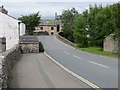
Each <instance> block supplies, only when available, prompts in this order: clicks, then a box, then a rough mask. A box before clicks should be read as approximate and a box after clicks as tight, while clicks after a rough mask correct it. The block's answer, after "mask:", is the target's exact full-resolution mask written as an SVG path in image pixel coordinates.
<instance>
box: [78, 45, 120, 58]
mask: <svg viewBox="0 0 120 90" xmlns="http://www.w3.org/2000/svg"><path fill="white" fill-rule="evenodd" d="M79 49H80V50H82V51H85V52H89V53H93V54H98V55H104V56H113V57H118V56H120V54H118V53H112V52H106V51H103V49H102V48H100V47H87V48H79Z"/></svg>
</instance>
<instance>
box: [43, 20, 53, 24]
mask: <svg viewBox="0 0 120 90" xmlns="http://www.w3.org/2000/svg"><path fill="white" fill-rule="evenodd" d="M47 21H48V23H49V24H54V20H42V22H47Z"/></svg>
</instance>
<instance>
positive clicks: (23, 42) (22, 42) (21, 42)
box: [20, 42, 39, 44]
mask: <svg viewBox="0 0 120 90" xmlns="http://www.w3.org/2000/svg"><path fill="white" fill-rule="evenodd" d="M20 44H39V42H20Z"/></svg>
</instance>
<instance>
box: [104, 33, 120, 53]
mask: <svg viewBox="0 0 120 90" xmlns="http://www.w3.org/2000/svg"><path fill="white" fill-rule="evenodd" d="M113 37H114V35H113V34H111V35H109V36H108V37H107V38H105V40H104V51H107V52H113V53H120V50H119V47H120V46H119V44H120V40H119V39H117V38H116V39H114V38H113Z"/></svg>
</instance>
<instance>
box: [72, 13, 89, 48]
mask: <svg viewBox="0 0 120 90" xmlns="http://www.w3.org/2000/svg"><path fill="white" fill-rule="evenodd" d="M87 35H88V31H87V28H86V18H85V17H84V15H79V16H78V17H77V18H76V20H75V30H74V39H75V43H77V44H78V45H79V46H80V47H87V46H88V38H87Z"/></svg>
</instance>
